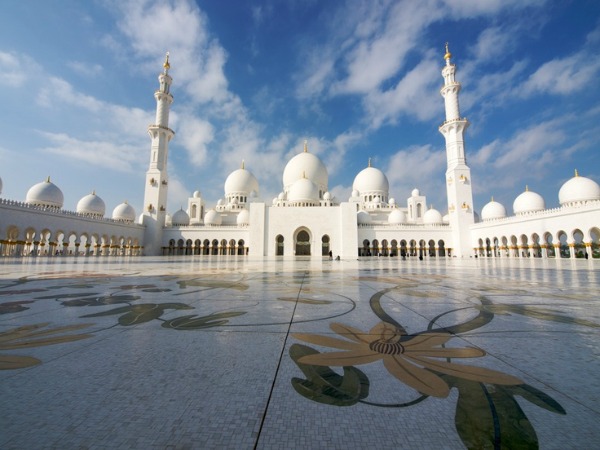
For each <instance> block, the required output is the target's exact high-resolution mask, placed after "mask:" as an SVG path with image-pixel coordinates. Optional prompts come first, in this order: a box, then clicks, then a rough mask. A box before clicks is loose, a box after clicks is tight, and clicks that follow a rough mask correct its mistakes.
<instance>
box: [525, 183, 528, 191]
mask: <svg viewBox="0 0 600 450" xmlns="http://www.w3.org/2000/svg"><path fill="white" fill-rule="evenodd" d="M525 192H529V185H527V184H526V185H525Z"/></svg>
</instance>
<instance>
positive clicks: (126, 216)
mask: <svg viewBox="0 0 600 450" xmlns="http://www.w3.org/2000/svg"><path fill="white" fill-rule="evenodd" d="M112 218H113V220H121V221H123V222H133V221H134V220H135V209H133V206H131V205H130V204H129V203H127V202H126V201H125V202H123V203H121V204H119V205H117V206H116V208H115V209H113V213H112Z"/></svg>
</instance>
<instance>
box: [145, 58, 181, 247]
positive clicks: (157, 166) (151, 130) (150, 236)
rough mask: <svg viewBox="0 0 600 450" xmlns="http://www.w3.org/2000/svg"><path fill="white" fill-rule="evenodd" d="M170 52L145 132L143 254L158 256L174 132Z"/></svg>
mask: <svg viewBox="0 0 600 450" xmlns="http://www.w3.org/2000/svg"><path fill="white" fill-rule="evenodd" d="M170 68H171V65H170V64H169V52H167V55H166V57H165V62H164V64H163V72H162V73H161V74H160V75H159V76H158V82H159V88H158V90H157V91H156V92H154V98H155V99H156V119H155V121H154V124H153V125H149V126H148V134H149V135H150V138H151V139H152V144H151V146H150V166H149V167H148V171H147V172H146V186H145V190H144V214H143V225H145V226H146V231H145V233H144V254H146V255H159V254H160V252H161V247H162V231H163V227H164V226H165V217H166V214H167V191H168V174H167V161H168V156H169V141H170V140H171V139H172V138H173V136H174V135H175V132H174V131H173V130H171V129H170V128H169V110H170V107H171V103H173V96H172V95H171V93H170V92H169V91H170V89H171V81H173V79H172V78H171V77H170V75H169V69H170Z"/></svg>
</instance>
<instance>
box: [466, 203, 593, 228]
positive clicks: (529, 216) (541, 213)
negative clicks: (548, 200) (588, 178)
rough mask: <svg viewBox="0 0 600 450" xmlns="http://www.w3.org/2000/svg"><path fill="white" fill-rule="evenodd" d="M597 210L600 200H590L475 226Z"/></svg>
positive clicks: (491, 220) (482, 222)
mask: <svg viewBox="0 0 600 450" xmlns="http://www.w3.org/2000/svg"><path fill="white" fill-rule="evenodd" d="M595 208H600V200H589V201H586V202H581V204H580V205H578V206H574V205H568V206H559V207H558V208H550V209H543V210H540V211H529V212H523V213H520V214H519V215H514V216H507V217H499V218H495V219H485V220H482V221H481V222H480V223H477V224H475V225H474V226H475V227H476V228H477V227H481V226H482V225H483V226H485V225H491V224H509V223H516V222H521V221H523V220H524V219H537V218H541V217H551V216H555V215H559V214H563V213H564V212H566V211H573V212H578V211H586V210H593V209H595Z"/></svg>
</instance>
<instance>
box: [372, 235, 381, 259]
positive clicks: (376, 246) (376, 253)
mask: <svg viewBox="0 0 600 450" xmlns="http://www.w3.org/2000/svg"><path fill="white" fill-rule="evenodd" d="M371 247H373V251H372V252H371V253H372V254H373V256H379V255H381V249H380V248H379V241H378V240H377V239H373V242H372V243H371Z"/></svg>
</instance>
